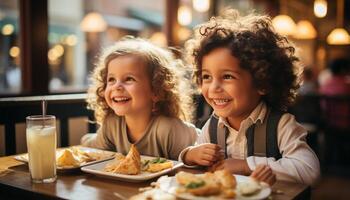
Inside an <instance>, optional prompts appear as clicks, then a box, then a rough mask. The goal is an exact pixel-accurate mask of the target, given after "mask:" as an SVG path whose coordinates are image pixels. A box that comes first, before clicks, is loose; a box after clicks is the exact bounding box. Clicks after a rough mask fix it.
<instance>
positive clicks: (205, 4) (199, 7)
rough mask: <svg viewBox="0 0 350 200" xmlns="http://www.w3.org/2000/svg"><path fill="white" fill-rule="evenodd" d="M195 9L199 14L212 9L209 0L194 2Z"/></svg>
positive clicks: (196, 0) (195, 0)
mask: <svg viewBox="0 0 350 200" xmlns="http://www.w3.org/2000/svg"><path fill="white" fill-rule="evenodd" d="M192 3H193V8H194V9H195V10H196V11H198V12H207V11H208V10H209V7H210V1H209V0H193V1H192Z"/></svg>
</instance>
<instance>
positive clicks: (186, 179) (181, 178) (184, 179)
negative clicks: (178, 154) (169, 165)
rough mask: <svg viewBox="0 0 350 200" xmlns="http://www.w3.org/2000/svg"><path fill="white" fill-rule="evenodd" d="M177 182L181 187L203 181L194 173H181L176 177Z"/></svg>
mask: <svg viewBox="0 0 350 200" xmlns="http://www.w3.org/2000/svg"><path fill="white" fill-rule="evenodd" d="M175 178H176V181H177V182H178V183H179V184H180V185H187V184H189V183H191V182H199V181H201V179H199V177H198V176H196V175H195V174H192V173H188V172H183V171H181V172H179V173H177V174H176V176H175Z"/></svg>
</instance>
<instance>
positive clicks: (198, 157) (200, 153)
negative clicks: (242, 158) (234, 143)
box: [183, 143, 224, 166]
mask: <svg viewBox="0 0 350 200" xmlns="http://www.w3.org/2000/svg"><path fill="white" fill-rule="evenodd" d="M223 156H224V155H223V152H222V151H221V148H220V146H218V145H216V144H211V143H204V144H200V145H198V146H194V147H191V148H190V149H189V150H188V151H187V152H186V153H185V155H184V157H183V161H184V163H185V164H186V165H202V166H211V165H213V164H214V162H216V161H218V160H220V159H222V158H223Z"/></svg>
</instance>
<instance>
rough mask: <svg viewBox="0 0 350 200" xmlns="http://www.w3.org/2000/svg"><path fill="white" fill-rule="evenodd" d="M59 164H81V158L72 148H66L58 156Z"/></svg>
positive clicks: (61, 165)
mask: <svg viewBox="0 0 350 200" xmlns="http://www.w3.org/2000/svg"><path fill="white" fill-rule="evenodd" d="M57 165H58V166H60V167H63V166H79V165H80V162H79V158H78V157H77V156H76V155H74V154H73V151H72V150H71V149H65V150H63V152H62V153H61V155H60V156H58V158H57Z"/></svg>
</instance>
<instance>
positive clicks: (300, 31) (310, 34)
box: [293, 20, 317, 39]
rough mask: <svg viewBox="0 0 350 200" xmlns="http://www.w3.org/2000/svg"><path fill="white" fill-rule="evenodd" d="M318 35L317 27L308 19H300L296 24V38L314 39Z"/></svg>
mask: <svg viewBox="0 0 350 200" xmlns="http://www.w3.org/2000/svg"><path fill="white" fill-rule="evenodd" d="M316 36H317V32H316V29H315V28H314V26H313V25H312V24H311V22H310V21H308V20H300V21H299V22H298V23H297V25H296V31H295V32H294V35H293V37H294V38H296V39H314V38H316Z"/></svg>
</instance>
